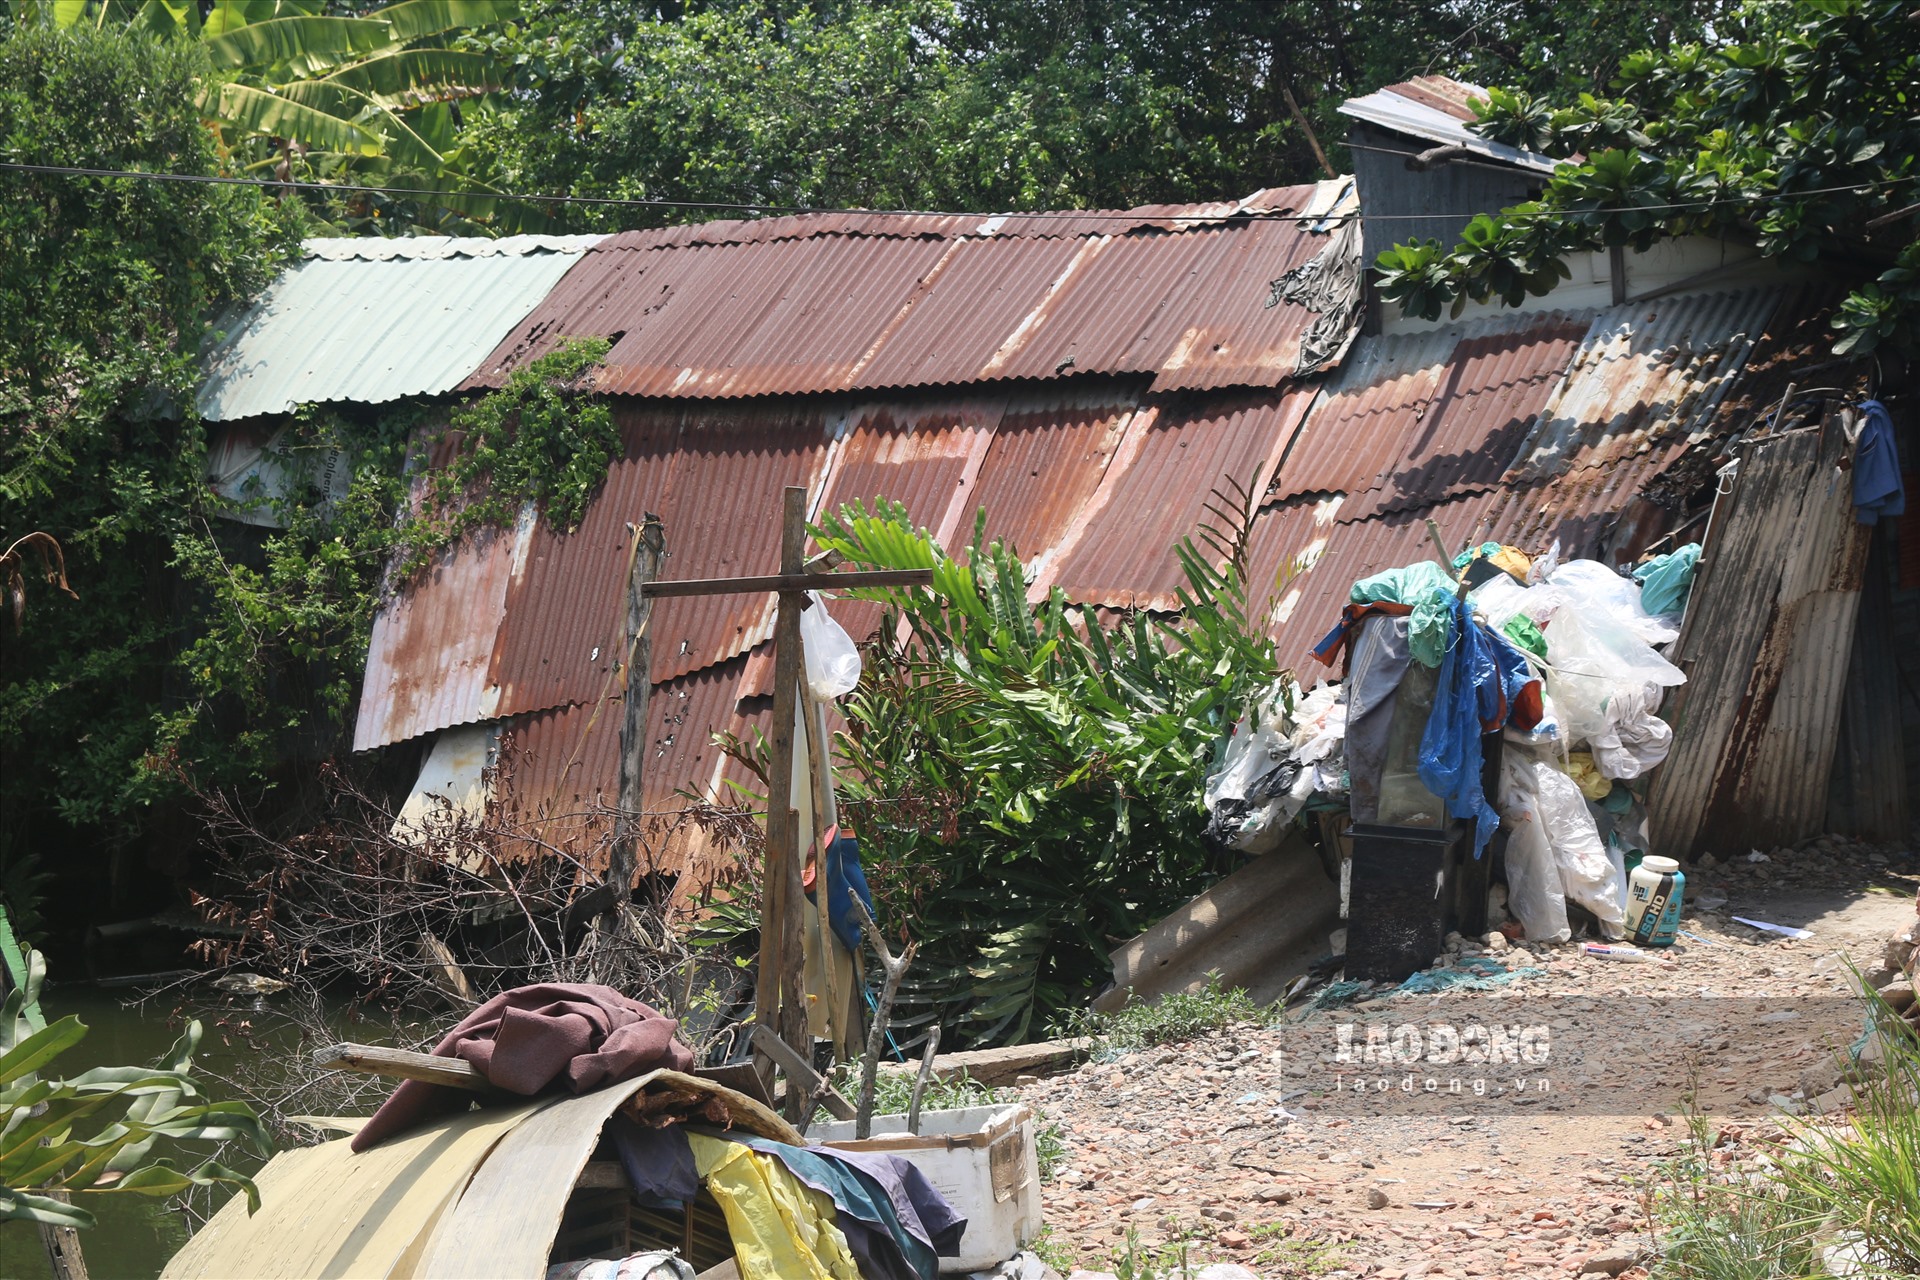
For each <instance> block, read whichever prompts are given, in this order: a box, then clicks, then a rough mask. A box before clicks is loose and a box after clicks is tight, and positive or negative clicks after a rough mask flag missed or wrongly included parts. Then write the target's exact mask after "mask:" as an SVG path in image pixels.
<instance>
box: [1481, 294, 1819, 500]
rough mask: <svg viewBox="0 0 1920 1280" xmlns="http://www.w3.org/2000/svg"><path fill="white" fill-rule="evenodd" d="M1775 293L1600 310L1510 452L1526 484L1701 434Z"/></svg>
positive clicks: (1515, 472)
mask: <svg viewBox="0 0 1920 1280" xmlns="http://www.w3.org/2000/svg"><path fill="white" fill-rule="evenodd" d="M1780 299H1781V293H1780V291H1778V290H1769V289H1755V290H1746V291H1744V292H1739V293H1711V294H1694V295H1690V296H1685V297H1674V298H1661V299H1658V300H1655V301H1651V302H1644V303H1630V304H1628V305H1625V306H1620V307H1610V308H1608V309H1607V310H1605V311H1602V312H1600V313H1599V314H1598V315H1596V316H1595V317H1594V319H1593V322H1592V324H1591V325H1590V326H1589V328H1588V329H1587V332H1586V335H1585V337H1584V340H1583V341H1582V343H1581V346H1580V353H1579V356H1578V357H1577V358H1576V359H1575V360H1574V362H1573V367H1572V368H1571V369H1569V370H1568V371H1567V377H1566V381H1565V383H1564V384H1563V385H1562V386H1561V387H1560V388H1559V390H1558V391H1557V392H1556V394H1555V395H1554V397H1553V402H1552V403H1551V404H1549V405H1548V406H1546V408H1545V410H1544V411H1543V412H1541V413H1540V414H1539V415H1538V417H1537V420H1536V421H1535V422H1534V424H1533V429H1532V430H1531V431H1530V432H1529V433H1528V435H1527V438H1526V440H1525V441H1524V442H1523V443H1521V444H1520V445H1519V447H1518V449H1517V451H1516V454H1515V456H1514V462H1513V466H1512V468H1511V470H1510V471H1509V473H1508V479H1509V480H1511V481H1513V482H1515V483H1518V484H1523V485H1524V484H1532V483H1536V482H1538V481H1540V480H1542V479H1545V478H1546V477H1548V476H1552V475H1556V474H1558V473H1559V472H1561V471H1564V470H1566V469H1568V468H1571V467H1594V466H1603V465H1606V464H1608V463H1611V462H1613V461H1615V460H1618V459H1623V458H1626V457H1630V456H1632V455H1635V454H1640V453H1644V452H1646V451H1648V450H1649V449H1652V448H1654V447H1656V446H1658V445H1661V444H1664V443H1668V442H1673V441H1679V442H1683V443H1684V442H1688V441H1692V440H1697V439H1699V438H1700V437H1701V436H1702V435H1704V434H1706V433H1707V432H1708V431H1709V430H1710V428H1711V424H1712V422H1713V418H1714V411H1715V410H1716V409H1717V408H1718V407H1719V404H1720V400H1721V398H1722V397H1723V396H1724V395H1725V394H1726V392H1727V389H1728V387H1729V386H1731V385H1732V382H1733V380H1734V379H1735V378H1736V377H1737V376H1738V375H1739V372H1740V369H1741V367H1742V365H1743V364H1744V362H1745V360H1746V356H1747V353H1748V352H1749V351H1750V350H1751V349H1752V347H1753V344H1754V342H1755V340H1757V339H1758V338H1759V337H1760V335H1761V334H1762V333H1763V332H1764V331H1765V330H1766V327H1767V323H1768V321H1769V319H1770V318H1771V317H1772V315H1773V313H1774V310H1775V308H1776V306H1777V305H1778V304H1779V302H1780Z"/></svg>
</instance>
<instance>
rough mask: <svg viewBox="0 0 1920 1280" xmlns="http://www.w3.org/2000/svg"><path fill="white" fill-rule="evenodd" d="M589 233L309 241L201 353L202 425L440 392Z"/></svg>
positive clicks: (508, 325)
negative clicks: (324, 405)
mask: <svg viewBox="0 0 1920 1280" xmlns="http://www.w3.org/2000/svg"><path fill="white" fill-rule="evenodd" d="M599 239H600V237H599V236H513V237H510V238H507V239H503V240H484V239H460V238H453V237H448V236H424V237H420V238H419V239H417V240H348V239H339V240H309V241H307V242H306V244H305V245H304V246H303V249H304V250H305V252H304V254H303V256H302V258H301V261H300V262H299V263H298V264H297V265H295V266H293V267H291V268H289V269H288V270H287V271H286V272H284V273H283V274H282V275H281V276H280V278H279V279H278V280H276V281H274V283H273V285H272V286H271V287H270V288H269V289H268V290H267V292H266V293H265V294H264V295H263V296H262V297H261V298H260V300H259V301H258V302H256V303H255V304H254V305H253V306H251V307H249V308H248V309H247V310H246V311H245V312H243V313H241V314H239V315H237V316H235V317H233V318H232V319H231V320H230V321H229V322H228V323H229V325H230V327H229V329H228V332H227V335H226V337H225V338H224V339H223V340H222V341H221V342H219V343H218V344H217V345H216V346H215V347H214V348H213V350H212V351H211V353H210V354H209V357H208V360H207V377H206V381H205V382H204V383H202V385H201V388H200V394H199V401H198V402H199V408H200V414H201V416H202V417H204V418H206V419H208V420H210V421H214V422H225V421H231V420H233V419H235V418H250V417H253V416H255V415H257V414H263V413H283V412H285V411H286V410H288V409H291V408H293V407H294V406H295V405H299V404H306V403H318V402H322V401H329V400H354V401H358V402H360V403H363V404H378V403H380V402H382V401H387V400H397V399H399V398H400V397H402V396H414V395H436V394H439V393H441V392H445V391H451V390H452V389H453V388H454V387H456V386H458V385H459V384H460V383H461V381H462V380H464V379H465V378H466V377H467V376H468V375H469V374H471V373H473V371H474V370H475V369H477V368H479V367H480V362H481V361H482V360H483V359H485V358H486V356H487V353H488V352H490V351H492V350H493V348H494V347H495V346H496V345H497V344H498V343H499V341H500V340H501V339H502V338H503V337H505V336H506V335H507V333H508V332H509V331H511V330H512V329H513V327H514V326H515V325H516V324H518V323H519V322H520V320H521V319H522V318H523V317H524V316H525V315H526V314H527V312H529V311H531V310H532V309H533V307H534V305H535V304H536V303H538V302H539V301H540V300H541V299H542V298H544V297H546V296H547V293H548V291H549V290H551V289H552V288H553V286H554V285H555V284H556V283H558V282H559V279H560V277H561V276H563V275H565V274H566V272H567V268H569V267H571V266H572V265H573V264H574V263H575V262H577V261H579V258H580V255H581V254H582V253H584V252H585V251H586V249H587V248H588V246H590V245H592V244H595V243H597V242H598V241H599Z"/></svg>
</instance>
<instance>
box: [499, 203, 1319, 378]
mask: <svg viewBox="0 0 1920 1280" xmlns="http://www.w3.org/2000/svg"><path fill="white" fill-rule="evenodd" d="M1351 203H1352V201H1351V184H1350V183H1348V182H1346V181H1345V180H1342V181H1340V182H1337V183H1320V184H1314V185H1310V186H1305V187H1295V188H1277V189H1274V190H1271V191H1263V192H1257V193H1255V195H1254V196H1252V197H1249V198H1248V199H1247V200H1244V201H1229V202H1221V203H1220V204H1218V205H1203V206H1189V205H1172V206H1152V207H1149V208H1146V209H1143V210H1139V211H1135V212H1130V213H1123V214H1104V213H1087V214H1070V215H1064V216H1060V217H1056V216H1054V215H1040V214H1030V215H1008V216H1005V217H996V218H989V219H985V220H981V219H977V218H976V219H973V220H972V221H971V223H970V224H961V223H955V222H953V221H945V222H943V221H941V220H939V219H931V220H930V219H924V218H918V217H913V216H908V215H877V214H876V215H849V214H819V215H800V216H797V217H794V218H785V219H770V220H767V223H766V224H744V225H741V224H728V225H726V226H724V227H715V228H711V229H709V230H708V231H706V232H698V233H696V232H691V231H686V232H683V231H679V230H677V229H676V230H672V231H670V232H659V233H656V232H632V233H626V234H623V235H619V236H614V237H611V238H609V239H608V240H607V241H605V242H603V243H602V244H601V245H600V246H598V247H597V248H596V249H595V250H594V251H593V252H591V253H589V254H588V255H587V256H586V257H585V259H584V260H583V262H582V264H581V267H582V269H581V270H579V271H574V272H569V273H568V275H567V277H566V278H565V279H564V280H562V281H561V283H560V284H559V285H558V286H557V287H556V288H555V289H554V290H553V292H552V293H551V294H550V295H549V296H548V297H547V299H546V300H545V301H544V302H543V303H542V304H541V305H540V306H539V307H537V308H535V309H534V311H533V313H532V314H531V315H529V316H528V317H527V318H526V319H525V320H524V321H523V322H522V323H521V324H520V325H518V326H517V327H516V328H515V330H514V332H513V333H512V334H510V335H509V336H508V337H507V338H506V339H505V340H503V341H502V342H501V344H500V346H499V347H498V348H496V350H495V351H494V353H493V354H492V355H491V356H489V357H488V359H487V360H486V362H485V363H484V364H483V365H482V366H481V368H480V371H479V372H477V373H476V374H475V375H474V376H473V378H471V379H469V380H468V383H467V385H468V386H469V387H482V386H494V385H498V383H499V382H500V381H501V379H502V378H504V376H505V373H506V372H507V371H508V370H509V369H511V368H513V367H515V366H517V365H518V364H520V363H523V362H524V361H526V360H528V359H531V358H533V357H535V356H537V355H539V354H541V353H543V352H544V351H546V350H548V349H550V348H551V347H552V346H553V344H554V343H555V342H557V341H558V340H559V339H560V338H561V337H584V336H596V335H597V336H606V337H612V336H614V335H619V337H618V340H617V341H616V342H615V344H614V347H613V350H612V351H611V352H609V353H608V357H607V360H606V363H605V365H604V366H603V368H602V370H601V373H600V375H599V385H600V386H601V387H602V388H603V389H605V390H607V391H610V392H616V393H620V394H625V395H645V396H675V397H680V396H686V397H702V398H725V397H737V396H754V395H772V394H808V393H820V392H830V391H855V390H877V389H885V388H895V387H908V386H938V385H953V384H963V383H975V382H980V381H985V380H990V379H999V378H1039V379H1053V378H1061V377H1080V376H1086V375H1088V374H1143V375H1149V376H1151V377H1152V378H1153V379H1154V383H1153V385H1154V388H1155V389H1156V390H1170V389H1180V388H1203V387H1221V386H1278V385H1280V384H1281V383H1282V382H1285V381H1286V380H1288V379H1289V378H1292V377H1293V376H1294V374H1295V371H1296V367H1297V365H1298V362H1299V351H1300V338H1301V335H1302V334H1303V333H1304V332H1305V331H1306V329H1307V328H1308V326H1309V325H1311V324H1312V323H1313V322H1314V321H1315V320H1316V319H1317V318H1318V313H1317V312H1314V311H1312V310H1310V309H1308V308H1306V307H1304V306H1301V305H1297V304H1293V303H1281V304H1280V305H1278V306H1272V307H1269V306H1268V305H1267V303H1268V301H1269V296H1270V289H1269V285H1270V283H1271V282H1272V281H1273V280H1274V279H1275V278H1276V277H1278V276H1280V275H1282V274H1283V273H1285V272H1286V271H1287V270H1288V269H1289V268H1291V267H1295V266H1298V265H1300V264H1301V263H1303V262H1305V261H1307V260H1308V259H1310V258H1312V257H1313V256H1314V255H1315V254H1316V253H1320V252H1339V253H1348V252H1351V251H1352V250H1351V245H1350V244H1349V243H1348V241H1347V240H1343V239H1342V238H1341V237H1336V236H1332V235H1330V234H1328V229H1329V227H1330V226H1331V225H1332V224H1330V223H1328V222H1326V221H1324V220H1323V215H1326V214H1330V213H1334V212H1336V211H1341V210H1348V209H1349V208H1350V206H1351ZM1276 209H1285V210H1288V211H1292V212H1296V213H1300V214H1303V215H1311V220H1309V219H1308V218H1307V217H1304V216H1303V217H1286V216H1281V215H1279V214H1275V213H1273V212H1271V211H1272V210H1276ZM772 224H778V225H772Z"/></svg>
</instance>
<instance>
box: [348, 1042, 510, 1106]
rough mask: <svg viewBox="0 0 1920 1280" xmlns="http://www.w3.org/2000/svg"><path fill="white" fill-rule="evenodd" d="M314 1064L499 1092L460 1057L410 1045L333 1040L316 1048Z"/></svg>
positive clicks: (472, 1091)
mask: <svg viewBox="0 0 1920 1280" xmlns="http://www.w3.org/2000/svg"><path fill="white" fill-rule="evenodd" d="M313 1065H314V1067H315V1069H316V1070H320V1071H364V1072H365V1073H366V1074H368V1075H373V1076H388V1077H391V1078H394V1079H399V1080H420V1081H423V1082H425V1083H427V1084H443V1085H446V1086H447V1087H448V1088H450V1089H465V1090H467V1091H468V1092H469V1093H482V1094H492V1093H497V1092H498V1090H496V1089H495V1088H494V1087H493V1086H492V1085H491V1084H489V1083H487V1078H486V1077H485V1076H483V1075H481V1074H480V1070H479V1068H478V1067H475V1066H474V1065H473V1064H472V1063H471V1062H467V1061H464V1060H462V1059H460V1058H436V1057H434V1056H433V1055H432V1054H430V1053H415V1052H413V1051H412V1050H410V1049H389V1048H386V1047H385V1046H383V1045H373V1044H353V1043H352V1042H350V1041H349V1042H342V1043H340V1044H330V1045H328V1046H327V1047H326V1048H324V1049H315V1050H314V1051H313Z"/></svg>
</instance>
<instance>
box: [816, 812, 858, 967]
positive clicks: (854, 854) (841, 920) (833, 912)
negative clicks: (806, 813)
mask: <svg viewBox="0 0 1920 1280" xmlns="http://www.w3.org/2000/svg"><path fill="white" fill-rule="evenodd" d="M826 845H827V856H826V863H827V924H828V925H829V926H830V927H831V928H832V929H833V936H834V937H836V938H838V939H840V945H841V946H843V947H845V948H846V949H847V950H849V951H858V950H859V949H860V922H859V920H857V919H855V917H854V914H853V899H852V898H851V897H850V896H849V891H851V892H853V893H858V894H859V895H860V901H861V902H862V903H864V904H865V905H866V908H867V913H868V914H869V915H871V914H872V913H873V890H871V889H869V888H868V887H867V873H866V870H865V868H863V867H862V866H861V865H860V842H859V841H858V840H856V839H854V837H853V833H852V832H849V831H842V830H841V829H840V828H839V827H831V828H829V829H828V830H827V834H826ZM813 888H814V887H813V885H811V884H809V885H808V886H807V900H808V901H809V902H812V901H817V900H816V899H815V898H814V895H813Z"/></svg>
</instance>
